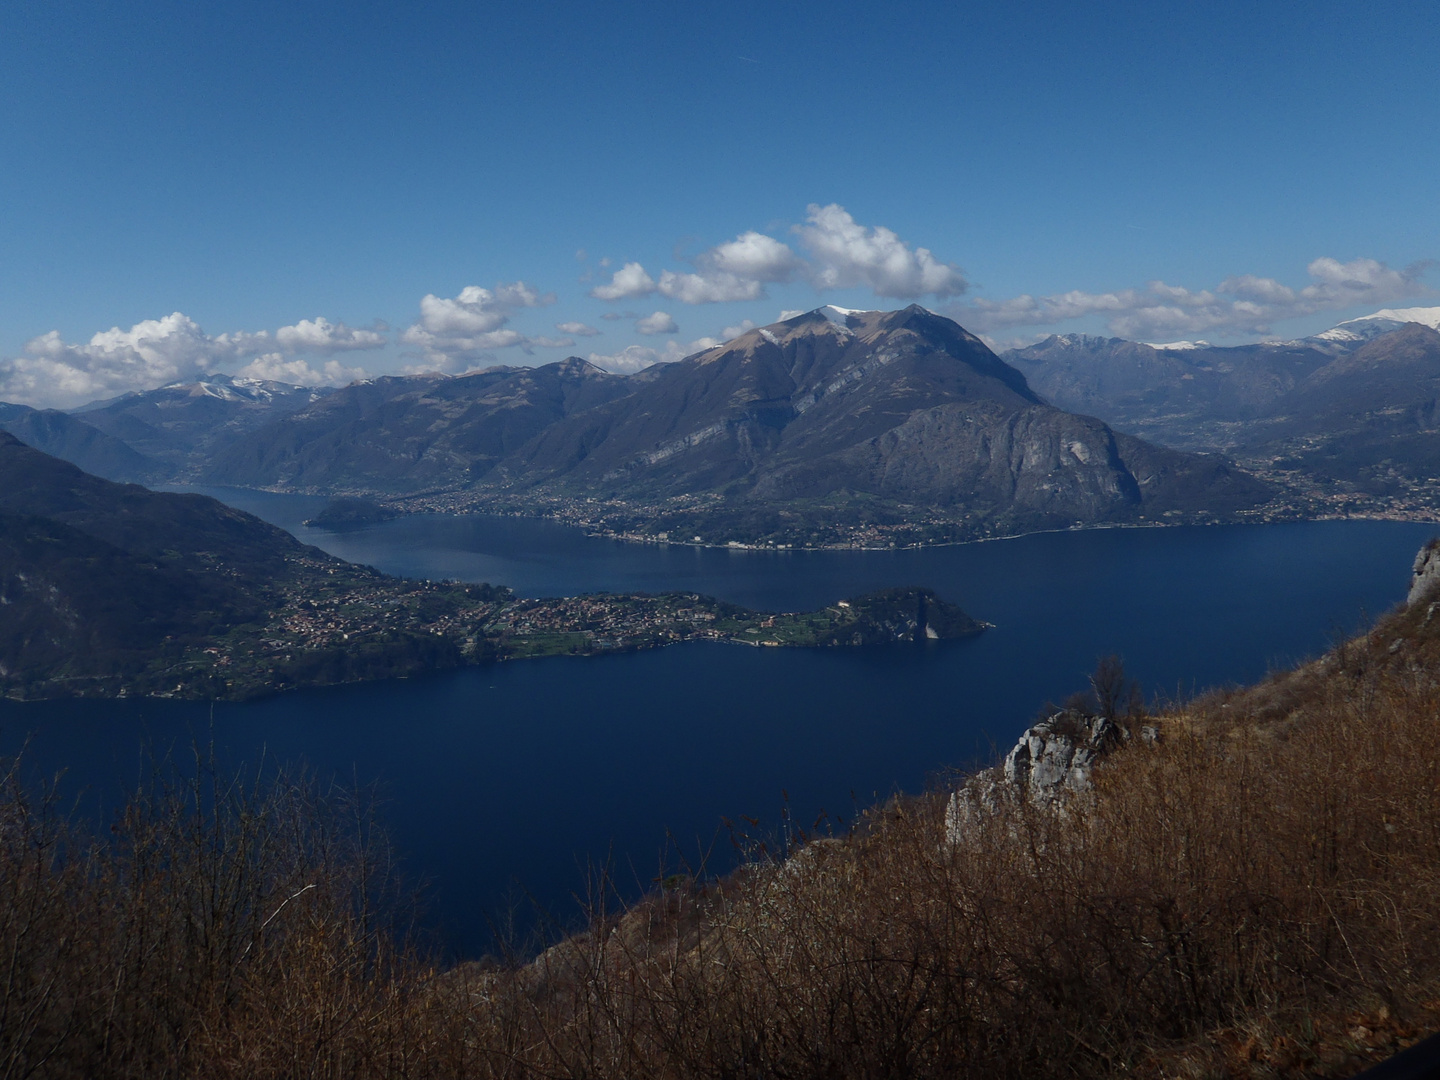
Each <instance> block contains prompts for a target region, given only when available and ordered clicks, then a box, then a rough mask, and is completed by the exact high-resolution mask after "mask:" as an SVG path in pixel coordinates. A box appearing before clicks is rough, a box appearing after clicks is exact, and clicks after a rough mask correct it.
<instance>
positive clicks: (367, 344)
mask: <svg viewBox="0 0 1440 1080" xmlns="http://www.w3.org/2000/svg"><path fill="white" fill-rule="evenodd" d="M275 344H276V345H278V346H280V348H281V350H282V351H284V352H287V353H307V352H308V353H320V354H322V355H324V354H327V353H334V352H347V351H350V350H354V349H379V348H382V347H383V346H384V345H385V344H386V338H385V335H384V334H382V333H380V332H379V331H378V330H352V329H351V328H350V327H348V326H346V325H345V324H344V323H332V322H331V321H330V320H329V319H326V318H324V317H323V316H321V317H320V318H316V319H301V320H300V321H299V322H298V323H296V324H295V325H294V326H282V327H280V329H279V330H276V331H275ZM297 385H299V384H297Z"/></svg>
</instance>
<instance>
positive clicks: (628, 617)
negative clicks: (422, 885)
mask: <svg viewBox="0 0 1440 1080" xmlns="http://www.w3.org/2000/svg"><path fill="white" fill-rule="evenodd" d="M0 606H3V607H4V610H5V621H4V633H3V634H0V694H3V695H4V696H7V697H11V698H20V699H32V698H49V697H72V696H87V697H125V696H135V695H144V696H154V697H183V698H212V699H229V698H246V697H254V696H256V695H260V694H265V693H270V692H273V691H276V690H285V689H294V688H299V687H304V686H325V685H332V684H336V683H344V682H357V681H363V680H368V679H382V678H393V677H398V676H407V675H416V674H421V673H423V672H427V671H437V670H443V669H447V668H456V667H462V666H466V665H470V664H479V663H487V662H491V661H495V660H503V659H510V658H519V657H533V656H556V655H586V654H594V653H607V652H625V651H630V650H634V649H642V648H653V647H657V646H660V645H668V644H672V643H675V642H680V641H694V640H707V641H728V642H736V643H740V644H747V645H755V646H765V645H768V646H792V647H794V646H802V647H803V646H810V647H822V646H837V645H866V644H872V643H877V642H893V641H897V640H905V641H925V640H934V639H944V638H957V637H964V636H967V635H970V634H976V633H980V632H981V631H982V630H983V629H984V627H985V624H984V623H981V622H977V621H976V620H974V619H972V618H970V616H968V615H966V614H965V613H964V612H963V611H961V610H960V609H959V608H958V607H956V606H954V605H953V604H949V603H946V602H945V601H943V600H941V599H939V598H938V597H937V596H936V595H935V594H934V593H933V592H932V591H931V590H929V589H924V588H919V587H911V588H903V589H892V590H889V591H886V592H880V593H874V594H871V595H868V596H863V597H856V598H853V599H850V600H841V601H838V602H837V603H836V604H834V605H832V606H830V607H826V608H823V609H821V610H819V611H813V612H808V613H802V614H771V613H764V612H757V611H751V610H749V609H747V608H743V607H740V606H738V605H735V604H729V603H726V602H724V601H721V600H717V599H714V598H712V597H708V596H702V595H700V594H698V593H665V594H662V595H657V596H650V595H644V594H610V593H601V594H597V595H591V596H575V597H561V598H548V599H522V598H520V597H517V596H516V595H515V594H514V593H513V592H511V590H510V589H508V588H505V587H503V586H495V585H486V584H478V585H475V584H465V583H462V582H435V581H413V580H407V579H402V578H395V577H390V576H388V575H386V574H382V573H380V572H379V571H378V570H374V569H372V568H370V567H367V566H358V565H356V564H354V563H348V562H345V561H343V560H341V559H337V558H335V557H333V556H331V555H327V554H326V553H325V552H323V551H320V550H319V549H317V548H313V547H308V546H306V545H304V544H302V543H300V542H299V541H298V540H296V539H295V538H294V537H293V536H291V535H290V534H289V533H287V532H285V531H284V530H282V529H278V528H276V527H275V526H272V525H269V524H267V523H265V522H263V521H260V520H259V519H258V518H254V517H251V516H250V515H249V514H244V513H241V512H240V511H237V510H234V509H232V508H230V507H227V506H225V505H224V504H222V503H219V502H217V501H215V500H214V499H210V498H208V497H206V496H202V495H176V494H168V493H160V492H153V491H148V490H146V489H145V488H142V487H139V486H137V485H134V484H116V483H112V482H111V481H108V480H102V479H100V478H99V477H95V476H90V475H89V474H87V473H85V472H82V471H81V470H80V469H78V468H77V467H75V466H73V465H70V464H68V463H67V462H63V461H60V460H58V459H56V458H52V457H49V456H48V455H46V454H42V453H40V452H39V451H38V450H34V449H32V448H31V447H28V446H26V445H25V444H23V443H21V442H20V441H19V440H18V439H15V438H13V437H11V436H9V435H5V434H3V433H0Z"/></svg>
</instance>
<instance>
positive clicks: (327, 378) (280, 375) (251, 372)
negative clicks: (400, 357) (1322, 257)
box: [235, 353, 368, 386]
mask: <svg viewBox="0 0 1440 1080" xmlns="http://www.w3.org/2000/svg"><path fill="white" fill-rule="evenodd" d="M235 375H236V377H237V378H241V379H259V380H262V381H265V382H282V383H289V384H290V385H292V386H349V385H350V384H351V383H353V382H359V381H360V380H362V379H365V378H367V377H368V376H367V375H366V373H365V370H364V369H363V368H352V367H345V366H344V365H343V364H341V363H340V361H339V360H327V361H326V362H325V363H324V364H323V365H321V366H320V367H313V366H311V364H309V363H308V362H307V361H305V360H301V359H299V358H290V359H287V358H286V357H285V356H283V355H282V354H280V353H266V354H265V355H264V356H257V357H256V358H255V359H254V360H251V361H250V363H248V364H246V365H245V366H244V367H242V368H241V369H240V370H239V371H237V372H236V373H235Z"/></svg>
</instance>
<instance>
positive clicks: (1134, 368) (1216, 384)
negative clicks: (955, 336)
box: [1003, 334, 1335, 450]
mask: <svg viewBox="0 0 1440 1080" xmlns="http://www.w3.org/2000/svg"><path fill="white" fill-rule="evenodd" d="M1334 352H1335V350H1334V348H1333V347H1330V348H1327V347H1326V346H1324V345H1321V344H1316V343H1314V342H1304V341H1301V342H1287V343H1284V344H1255V345H1239V346H1230V347H1220V346H1214V345H1206V344H1203V343H1194V344H1192V343H1188V342H1187V343H1184V345H1183V347H1177V346H1175V345H1171V346H1169V347H1166V346H1163V345H1150V344H1146V343H1144V342H1139V341H1126V340H1124V339H1123V338H1102V337H1092V336H1090V335H1086V334H1057V335H1052V336H1050V337H1048V338H1046V339H1045V340H1043V341H1040V342H1038V343H1036V344H1034V345H1031V346H1028V347H1027V348H1024V349H1011V350H1008V351H1007V352H1005V353H1004V354H1003V355H1004V358H1005V360H1006V361H1007V362H1009V363H1011V364H1014V365H1015V366H1016V367H1017V368H1019V369H1020V370H1021V371H1023V372H1024V373H1025V378H1026V379H1027V380H1028V381H1029V383H1030V385H1031V386H1033V387H1034V388H1035V390H1036V392H1037V393H1038V394H1040V396H1041V397H1043V398H1044V399H1045V400H1046V401H1049V402H1051V403H1052V404H1054V405H1057V406H1059V407H1060V408H1062V409H1069V410H1072V411H1075V412H1084V413H1088V414H1090V415H1092V416H1098V417H1100V418H1101V419H1102V420H1104V421H1106V422H1107V423H1110V424H1114V425H1115V426H1116V427H1118V428H1120V429H1121V430H1122V431H1126V432H1129V433H1131V434H1134V435H1139V436H1141V437H1143V438H1146V439H1150V440H1153V441H1155V442H1158V443H1160V444H1161V445H1164V446H1170V447H1174V448H1177V449H1184V450H1215V449H1224V448H1226V447H1230V446H1233V445H1235V444H1236V443H1237V442H1238V441H1243V439H1242V438H1241V437H1240V436H1239V435H1238V434H1237V433H1238V432H1239V430H1240V429H1241V427H1242V426H1243V425H1244V424H1245V423H1246V422H1247V421H1252V420H1255V419H1257V418H1260V417H1263V416H1265V415H1267V413H1268V412H1269V411H1270V409H1271V408H1272V407H1273V405H1274V403H1275V402H1276V401H1278V400H1279V399H1280V398H1281V397H1283V396H1284V395H1285V394H1286V393H1288V392H1289V391H1291V390H1292V389H1294V387H1295V386H1296V385H1298V384H1299V383H1300V382H1301V381H1303V380H1304V379H1305V378H1306V377H1307V376H1309V375H1310V374H1311V373H1312V372H1314V371H1317V370H1319V369H1320V368H1321V367H1324V366H1325V365H1326V364H1327V363H1329V362H1330V361H1331V360H1332V359H1333V357H1334Z"/></svg>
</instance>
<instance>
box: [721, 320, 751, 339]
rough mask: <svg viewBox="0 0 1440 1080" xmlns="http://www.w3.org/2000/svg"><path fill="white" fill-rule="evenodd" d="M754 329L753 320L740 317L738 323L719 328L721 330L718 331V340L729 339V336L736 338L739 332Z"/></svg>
mask: <svg viewBox="0 0 1440 1080" xmlns="http://www.w3.org/2000/svg"><path fill="white" fill-rule="evenodd" d="M754 329H755V323H754V322H752V321H751V320H750V319H741V320H740V321H739V322H738V323H736V324H735V325H734V326H727V327H725V329H724V330H721V331H720V340H721V341H729V340H730V339H731V338H737V337H739V336H740V335H741V334H743V333H745V332H746V331H749V330H754Z"/></svg>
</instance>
